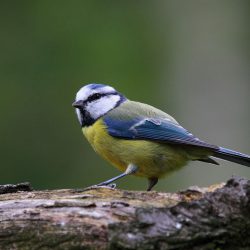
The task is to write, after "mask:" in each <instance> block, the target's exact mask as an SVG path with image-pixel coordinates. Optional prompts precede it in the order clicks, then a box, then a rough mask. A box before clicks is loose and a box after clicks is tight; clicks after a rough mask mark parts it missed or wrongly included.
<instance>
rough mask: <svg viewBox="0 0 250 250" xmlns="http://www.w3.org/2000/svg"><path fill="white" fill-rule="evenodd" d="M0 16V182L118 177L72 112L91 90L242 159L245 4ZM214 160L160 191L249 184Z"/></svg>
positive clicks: (75, 6) (128, 182)
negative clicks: (105, 91) (97, 86)
mask: <svg viewBox="0 0 250 250" xmlns="http://www.w3.org/2000/svg"><path fill="white" fill-rule="evenodd" d="M0 14H1V15H0V50H1V56H0V64H1V66H0V82H1V84H0V86H1V87H0V112H1V122H0V139H1V143H0V147H1V148H0V155H1V162H0V170H1V172H0V173H1V174H0V183H1V184H6V183H17V182H23V181H30V182H31V183H32V186H33V187H34V188H36V189H47V188H49V189H51V188H76V187H85V186H88V185H91V184H95V183H98V182H100V181H104V180H106V179H108V178H110V177H113V176H114V175H117V174H119V172H118V170H116V169H115V168H113V167H112V166H110V165H109V164H108V163H106V162H105V161H104V160H102V159H101V158H100V157H99V156H97V155H96V154H95V152H94V151H93V150H92V149H91V147H90V145H88V143H87V142H86V140H85V139H84V138H83V136H82V133H81V130H80V126H79V124H78V121H77V119H76V115H75V111H74V109H73V108H72V106H71V103H72V102H73V100H74V97H75V94H76V92H77V91H78V89H79V88H80V87H81V86H82V85H84V84H87V83H90V82H97V83H106V84H110V85H112V86H114V87H115V88H117V89H118V90H119V91H120V92H122V93H124V94H125V95H126V96H127V97H128V98H130V99H132V100H138V101H141V102H146V103H149V104H151V105H154V106H156V107H158V108H160V109H162V110H164V111H166V112H168V113H169V114H171V115H173V116H174V117H175V118H176V119H177V120H178V121H179V122H180V123H181V124H182V125H183V126H184V127H186V128H187V129H189V130H190V131H192V132H193V133H194V134H195V135H196V136H198V137H200V138H201V139H203V140H207V141H208V142H210V143H214V144H218V145H221V146H225V147H229V148H232V149H235V150H239V151H241V152H245V153H248V154H250V136H249V134H250V133H249V132H250V130H249V129H250V112H249V108H250V105H249V104H250V101H249V94H250V29H249V24H250V4H249V1H244V0H241V1H231V0H222V1H216V0H197V1H193V0H191V1H185V0H182V1H181V0H180V1H174V0H172V1H167V0H166V1H163V0H162V1H142V0H141V1H117V0H116V1H101V0H99V1H93V0H91V1H90V0H85V1H57V0H55V1H48V0H44V1H1V3H0ZM220 163H221V165H220V166H213V165H211V164H206V163H202V162H192V163H190V164H189V166H187V167H186V168H184V169H182V170H180V171H178V172H177V173H175V174H173V175H171V176H169V177H168V178H166V179H163V180H161V181H160V183H159V184H158V185H157V187H156V189H157V190H162V191H174V190H179V189H184V188H186V187H188V186H190V185H201V186H206V185H209V184H212V183H216V182H221V181H225V180H226V179H228V178H229V177H230V176H232V175H233V174H235V175H240V176H245V177H248V178H250V169H249V168H247V167H243V166H239V165H236V164H233V163H228V162H223V161H220ZM117 184H118V186H119V187H120V188H126V189H137V190H139V189H142V190H143V189H145V187H146V184H147V182H146V180H144V179H140V178H137V177H132V176H131V177H128V178H125V179H124V180H121V181H118V182H117Z"/></svg>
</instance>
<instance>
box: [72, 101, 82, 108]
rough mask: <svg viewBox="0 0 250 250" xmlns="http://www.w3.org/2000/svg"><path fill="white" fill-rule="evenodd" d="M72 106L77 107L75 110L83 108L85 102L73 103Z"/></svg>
mask: <svg viewBox="0 0 250 250" xmlns="http://www.w3.org/2000/svg"><path fill="white" fill-rule="evenodd" d="M72 106H73V107H75V108H81V107H82V106H83V101H76V102H73V103H72Z"/></svg>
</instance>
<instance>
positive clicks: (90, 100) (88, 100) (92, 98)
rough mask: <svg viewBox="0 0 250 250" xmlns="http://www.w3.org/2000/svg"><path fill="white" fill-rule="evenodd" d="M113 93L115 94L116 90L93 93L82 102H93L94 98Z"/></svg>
mask: <svg viewBox="0 0 250 250" xmlns="http://www.w3.org/2000/svg"><path fill="white" fill-rule="evenodd" d="M115 94H117V93H116V92H110V93H103V94H101V93H94V94H93V95H91V96H89V97H88V98H87V100H86V101H84V103H88V102H93V101H95V100H98V99H100V98H102V97H103V96H109V95H115Z"/></svg>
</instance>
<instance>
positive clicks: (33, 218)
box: [0, 177, 250, 250]
mask: <svg viewBox="0 0 250 250" xmlns="http://www.w3.org/2000/svg"><path fill="white" fill-rule="evenodd" d="M19 190H20V191H19ZM25 190H26V191H25ZM30 190H31V187H30V185H29V184H27V183H23V184H19V185H8V188H7V185H4V186H1V187H0V193H1V195H0V249H180V250H182V249H183V250H184V249H185V250H188V249H194V250H196V249H197V250H198V249H199V250H200V249H201V250H202V249H206V250H207V249H232V250H234V249H245V250H246V249H250V181H249V180H246V179H244V178H239V177H234V178H232V179H230V180H229V181H228V182H227V183H226V184H225V185H224V184H219V185H214V186H211V187H209V188H198V187H197V188H190V189H188V190H186V191H183V192H179V193H172V194H170V193H159V192H136V191H124V190H117V189H111V188H93V189H89V190H85V191H81V190H51V191H48V190H46V191H30ZM13 192H14V193H13Z"/></svg>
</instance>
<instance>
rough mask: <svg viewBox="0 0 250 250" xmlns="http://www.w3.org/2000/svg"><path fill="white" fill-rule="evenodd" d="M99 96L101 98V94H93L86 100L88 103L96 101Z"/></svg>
mask: <svg viewBox="0 0 250 250" xmlns="http://www.w3.org/2000/svg"><path fill="white" fill-rule="evenodd" d="M101 96H102V95H101V94H99V93H95V94H93V95H91V96H90V97H89V98H88V102H91V101H94V100H97V99H99V98H100V97H101Z"/></svg>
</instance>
